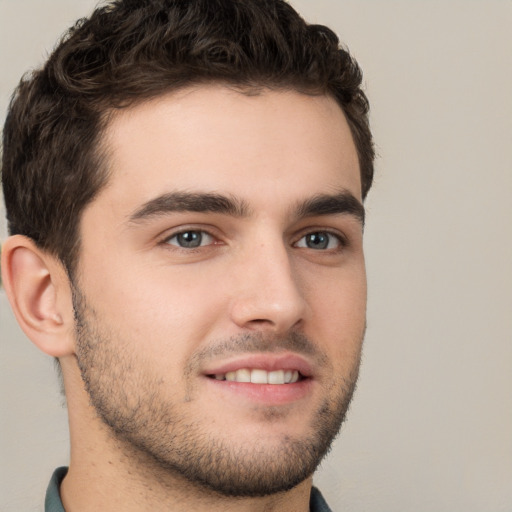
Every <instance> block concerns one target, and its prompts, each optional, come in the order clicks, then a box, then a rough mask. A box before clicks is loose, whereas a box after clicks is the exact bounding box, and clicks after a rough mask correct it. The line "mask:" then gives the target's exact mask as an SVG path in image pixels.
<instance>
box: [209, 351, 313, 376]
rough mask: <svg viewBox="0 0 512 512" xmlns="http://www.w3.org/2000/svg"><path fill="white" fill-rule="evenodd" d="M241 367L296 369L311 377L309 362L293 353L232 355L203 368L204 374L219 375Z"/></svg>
mask: <svg viewBox="0 0 512 512" xmlns="http://www.w3.org/2000/svg"><path fill="white" fill-rule="evenodd" d="M242 368H249V369H251V370H252V369H257V370H265V371H267V372H272V371H276V370H297V371H298V372H299V373H300V374H301V375H302V376H303V377H312V375H313V369H312V367H311V364H310V363H309V362H308V361H307V360H306V359H304V357H302V356H300V355H298V354H294V353H290V352H287V353H282V354H274V353H258V354H247V355H242V356H233V357H230V358H229V359H227V360H223V361H221V362H218V363H211V364H210V365H208V366H207V367H206V368H204V370H203V374H204V375H220V374H226V373H228V372H234V371H236V370H240V369H242Z"/></svg>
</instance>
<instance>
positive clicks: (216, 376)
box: [202, 352, 316, 406]
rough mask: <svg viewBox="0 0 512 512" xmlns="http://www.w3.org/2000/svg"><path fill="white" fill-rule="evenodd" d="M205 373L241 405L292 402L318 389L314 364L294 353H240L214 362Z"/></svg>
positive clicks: (215, 387) (216, 387) (217, 390)
mask: <svg viewBox="0 0 512 512" xmlns="http://www.w3.org/2000/svg"><path fill="white" fill-rule="evenodd" d="M202 374H203V376H204V377H205V380H206V382H207V383H209V388H210V389H211V390H212V391H213V392H214V393H221V394H223V395H224V396H229V401H230V403H235V402H234V400H236V403H238V404H241V403H247V401H249V403H251V404H253V403H259V404H264V405H270V406H271V405H285V404H290V403H293V402H297V401H299V400H304V399H306V397H308V396H311V393H312V392H313V390H314V389H315V388H316V376H315V375H314V374H315V370H314V367H313V366H312V364H311V363H310V362H309V361H308V360H307V359H306V358H304V357H302V356H300V355H298V354H294V353H290V352H285V353H279V354H276V353H268V352H267V353H259V354H246V355H237V356H233V357H232V358H227V359H224V360H223V361H222V362H218V363H213V364H212V366H210V367H209V368H204V369H203V372H202ZM235 397H238V398H235ZM240 400H241V402H240Z"/></svg>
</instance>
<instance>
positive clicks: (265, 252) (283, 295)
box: [230, 240, 307, 333]
mask: <svg viewBox="0 0 512 512" xmlns="http://www.w3.org/2000/svg"><path fill="white" fill-rule="evenodd" d="M292 250H293V249H292ZM240 260H241V261H240V263H238V264H237V265H236V266H235V268H233V269H232V270H233V271H234V272H233V273H232V278H233V283H234V287H233V297H232V302H231V310H230V314H231V319H232V321H233V322H234V323H235V324H236V325H237V326H239V327H241V328H243V329H249V330H258V331H272V332H275V333H284V332H286V331H288V330H289V329H291V328H293V327H296V326H297V325H299V324H300V323H301V322H302V321H303V320H304V317H305V314H306V311H307V302H306V300H305V297H304V291H303V290H302V287H301V286H300V276H299V275H298V273H297V271H296V269H294V265H293V260H292V257H291V255H290V250H288V249H287V248H286V246H285V245H284V243H283V241H282V240H281V241H280V242H279V243H273V244H270V243H266V244H259V245H258V246H256V247H253V248H252V249H248V250H247V251H245V253H244V254H243V255H241V256H240Z"/></svg>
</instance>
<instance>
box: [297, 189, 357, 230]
mask: <svg viewBox="0 0 512 512" xmlns="http://www.w3.org/2000/svg"><path fill="white" fill-rule="evenodd" d="M339 214H348V215H352V216H354V217H355V218H356V219H357V220H358V221H359V222H360V223H361V224H362V225H363V226H364V219H365V209H364V206H363V204H362V203H361V202H360V201H359V200H358V199H357V198H356V197H355V196H354V195H353V194H352V193H351V192H349V191H347V190H343V191H342V192H340V193H338V194H335V195H329V194H319V195H316V196H314V197H312V198H311V199H307V200H306V201H304V202H302V203H300V204H299V206H298V208H297V216H298V217H299V218H305V217H314V216H317V215H339Z"/></svg>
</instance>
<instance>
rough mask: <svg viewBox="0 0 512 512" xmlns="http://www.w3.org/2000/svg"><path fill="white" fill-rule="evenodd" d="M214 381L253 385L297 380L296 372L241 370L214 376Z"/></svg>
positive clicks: (285, 382) (287, 382)
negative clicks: (249, 383)
mask: <svg viewBox="0 0 512 512" xmlns="http://www.w3.org/2000/svg"><path fill="white" fill-rule="evenodd" d="M214 378H215V379H216V380H227V381H230V382H251V383H253V384H278V385H279V384H293V383H294V382H297V381H298V380H299V372H298V371H297V370H276V371H273V372H267V371H265V370H260V369H254V370H250V369H248V368H241V369H240V370H236V371H234V372H228V373H226V374H225V375H224V374H222V373H218V374H215V375H214Z"/></svg>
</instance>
